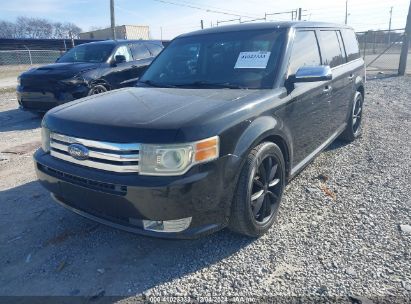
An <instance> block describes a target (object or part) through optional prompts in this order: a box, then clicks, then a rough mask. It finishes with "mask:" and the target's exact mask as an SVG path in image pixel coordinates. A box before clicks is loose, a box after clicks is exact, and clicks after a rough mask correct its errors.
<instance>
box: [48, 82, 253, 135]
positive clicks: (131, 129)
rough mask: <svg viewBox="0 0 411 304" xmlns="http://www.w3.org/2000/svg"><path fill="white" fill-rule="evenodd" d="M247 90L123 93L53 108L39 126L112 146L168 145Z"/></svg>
mask: <svg viewBox="0 0 411 304" xmlns="http://www.w3.org/2000/svg"><path fill="white" fill-rule="evenodd" d="M252 92H254V93H255V92H256V91H248V90H230V89H216V90H214V89H177V88H126V89H121V90H115V91H111V92H107V93H103V94H100V95H94V96H90V97H86V98H83V99H79V100H76V101H73V102H70V103H67V104H64V105H61V106H59V107H57V108H54V109H52V110H51V111H49V112H48V113H47V115H46V116H45V120H44V122H45V123H46V125H47V126H48V127H49V128H50V129H51V130H52V131H54V132H59V133H62V134H65V135H71V136H77V137H83V138H90V139H96V140H104V141H112V142H143V143H144V142H146V143H148V142H162V143H167V142H173V141H174V139H175V137H176V132H178V130H179V129H180V128H184V127H185V126H192V125H199V126H202V125H205V124H206V123H207V121H208V120H212V119H213V117H214V115H217V113H219V109H220V108H221V107H223V106H224V107H225V108H227V106H228V105H229V104H230V103H232V104H235V103H237V102H238V101H239V100H240V99H243V98H245V97H246V96H248V95H250V94H253V93H252Z"/></svg>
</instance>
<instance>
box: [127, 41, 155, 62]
mask: <svg viewBox="0 0 411 304" xmlns="http://www.w3.org/2000/svg"><path fill="white" fill-rule="evenodd" d="M131 52H132V53H133V58H134V60H139V59H144V58H148V57H151V55H150V52H149V51H148V49H147V48H146V46H145V45H144V44H143V43H136V44H132V45H131Z"/></svg>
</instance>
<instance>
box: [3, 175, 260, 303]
mask: <svg viewBox="0 0 411 304" xmlns="http://www.w3.org/2000/svg"><path fill="white" fill-rule="evenodd" d="M252 242H253V239H250V238H246V237H242V236H240V235H237V234H234V233H231V232H229V231H228V230H227V229H225V230H223V231H220V232H217V233H215V234H213V235H210V236H206V237H203V238H200V239H195V240H166V239H156V238H149V237H145V236H140V235H136V234H131V233H128V232H123V231H120V230H117V229H114V228H110V227H106V226H104V225H100V224H97V223H95V222H92V221H90V220H88V219H85V218H82V217H80V216H79V215H77V214H74V213H73V212H70V211H68V210H66V209H64V208H63V207H61V206H60V205H58V204H57V203H55V202H54V201H52V199H51V198H50V196H49V193H48V192H47V191H46V190H44V189H43V188H42V187H41V186H40V184H39V183H38V182H36V181H33V182H29V183H26V184H23V185H20V186H17V187H15V188H11V189H8V190H3V191H0V243H2V244H4V245H3V246H1V247H0V250H1V251H2V252H1V254H0V265H2V266H1V267H0V286H2V289H3V292H2V294H3V295H32V294H36V295H64V296H70V295H75V296H87V297H89V296H97V297H98V296H102V295H105V296H120V297H129V296H132V295H136V294H140V293H142V292H145V291H147V290H148V289H150V288H152V287H155V286H157V285H159V284H164V283H166V282H170V281H173V280H178V279H181V278H183V277H184V276H186V275H188V274H190V273H193V272H197V271H199V270H201V269H203V268H205V267H209V266H210V265H213V264H216V263H218V262H219V261H221V260H223V259H225V258H227V257H230V256H231V255H234V254H236V253H237V252H238V251H239V250H240V249H242V248H244V247H246V246H248V245H250V244H251V243H252ZM27 274H30V275H29V276H27ZM23 281H24V282H25V284H22V283H21V282H23ZM170 292H173V291H170Z"/></svg>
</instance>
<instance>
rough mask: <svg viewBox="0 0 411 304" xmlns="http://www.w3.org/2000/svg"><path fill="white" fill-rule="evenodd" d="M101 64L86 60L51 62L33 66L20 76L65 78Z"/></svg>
mask: <svg viewBox="0 0 411 304" xmlns="http://www.w3.org/2000/svg"><path fill="white" fill-rule="evenodd" d="M100 65H101V63H86V62H75V63H53V64H48V65H45V66H41V67H38V68H33V69H31V70H28V71H27V72H25V73H23V74H22V75H21V78H22V79H24V78H37V77H45V78H56V79H66V78H69V77H72V76H75V75H77V74H79V73H82V72H85V71H89V70H92V69H96V68H98V67H99V66H100Z"/></svg>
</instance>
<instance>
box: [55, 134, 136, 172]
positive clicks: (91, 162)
mask: <svg viewBox="0 0 411 304" xmlns="http://www.w3.org/2000/svg"><path fill="white" fill-rule="evenodd" d="M74 143H76V144H81V145H83V146H84V147H86V148H87V149H88V151H89V152H88V157H89V158H88V159H86V160H78V159H75V158H74V157H72V156H71V155H70V154H69V153H68V147H69V146H70V145H71V144H74ZM50 147H51V151H50V155H51V156H53V157H56V158H59V159H62V160H64V161H67V162H71V163H74V164H77V165H81V166H86V167H91V168H95V169H100V170H106V171H112V172H118V173H128V172H138V171H139V166H138V162H139V161H140V154H139V151H140V147H141V146H140V145H139V144H134V143H130V144H129V143H127V144H122V143H110V142H101V141H94V140H89V139H83V138H77V137H71V136H66V135H62V134H57V133H51V134H50Z"/></svg>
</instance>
